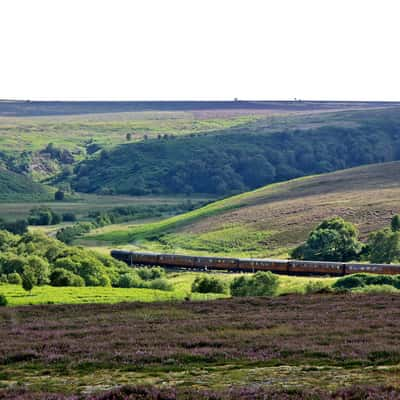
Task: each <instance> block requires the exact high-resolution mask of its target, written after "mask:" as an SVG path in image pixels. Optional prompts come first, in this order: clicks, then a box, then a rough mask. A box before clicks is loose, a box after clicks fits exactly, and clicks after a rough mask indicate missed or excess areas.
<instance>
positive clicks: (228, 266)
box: [193, 256, 238, 271]
mask: <svg viewBox="0 0 400 400" xmlns="http://www.w3.org/2000/svg"><path fill="white" fill-rule="evenodd" d="M193 268H195V269H212V270H231V271H236V270H237V269H238V260H237V259H236V258H228V257H207V256H198V257H197V256H196V257H193Z"/></svg>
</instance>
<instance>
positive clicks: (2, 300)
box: [0, 294, 8, 307]
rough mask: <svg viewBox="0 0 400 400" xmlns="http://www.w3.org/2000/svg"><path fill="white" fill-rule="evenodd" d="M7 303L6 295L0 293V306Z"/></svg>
mask: <svg viewBox="0 0 400 400" xmlns="http://www.w3.org/2000/svg"><path fill="white" fill-rule="evenodd" d="M7 304H8V301H7V297H6V296H4V294H0V307H5V306H6V305H7Z"/></svg>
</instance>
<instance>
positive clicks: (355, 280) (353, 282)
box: [333, 274, 365, 290]
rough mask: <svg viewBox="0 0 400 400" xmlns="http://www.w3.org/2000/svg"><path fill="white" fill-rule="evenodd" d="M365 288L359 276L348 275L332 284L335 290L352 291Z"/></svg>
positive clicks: (362, 279)
mask: <svg viewBox="0 0 400 400" xmlns="http://www.w3.org/2000/svg"><path fill="white" fill-rule="evenodd" d="M363 286H365V279H364V277H363V275H361V274H354V275H348V276H345V277H343V278H340V279H338V280H337V281H336V282H335V283H334V284H333V288H335V289H342V290H343V289H347V290H350V289H354V288H360V287H363Z"/></svg>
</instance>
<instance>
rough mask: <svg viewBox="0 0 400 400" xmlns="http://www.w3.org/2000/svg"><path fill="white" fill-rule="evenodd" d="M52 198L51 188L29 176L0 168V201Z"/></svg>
mask: <svg viewBox="0 0 400 400" xmlns="http://www.w3.org/2000/svg"><path fill="white" fill-rule="evenodd" d="M53 198H54V194H52V192H51V190H50V189H49V188H48V187H46V186H44V185H42V184H40V183H36V182H33V181H32V180H31V179H30V178H29V177H27V176H25V175H22V174H17V173H15V172H11V171H8V170H6V169H2V168H0V201H44V200H51V199H53Z"/></svg>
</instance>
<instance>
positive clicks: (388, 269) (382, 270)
mask: <svg viewBox="0 0 400 400" xmlns="http://www.w3.org/2000/svg"><path fill="white" fill-rule="evenodd" d="M358 273H369V274H387V275H396V274H400V265H398V264H351V263H350V264H349V263H347V264H346V275H350V274H358Z"/></svg>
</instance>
